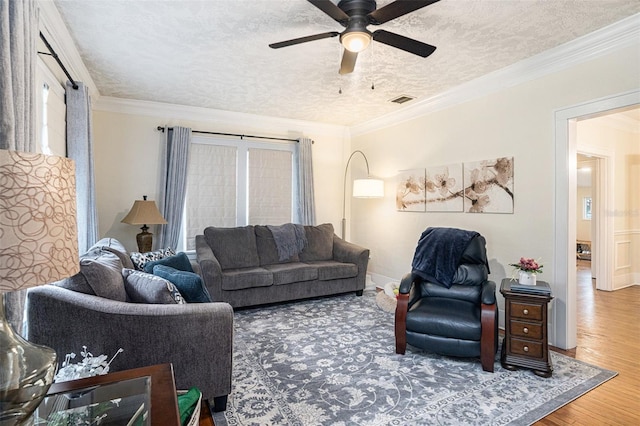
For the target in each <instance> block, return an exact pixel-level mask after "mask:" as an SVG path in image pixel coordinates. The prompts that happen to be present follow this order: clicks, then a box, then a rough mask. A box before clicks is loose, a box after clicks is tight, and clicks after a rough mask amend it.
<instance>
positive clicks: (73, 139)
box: [65, 81, 98, 253]
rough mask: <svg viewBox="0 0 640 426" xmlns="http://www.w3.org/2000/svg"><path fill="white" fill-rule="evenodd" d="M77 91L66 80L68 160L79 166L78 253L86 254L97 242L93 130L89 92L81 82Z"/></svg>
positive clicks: (77, 169)
mask: <svg viewBox="0 0 640 426" xmlns="http://www.w3.org/2000/svg"><path fill="white" fill-rule="evenodd" d="M76 83H77V84H78V89H77V90H76V89H74V88H73V87H72V85H71V82H69V81H67V86H66V92H65V93H66V96H67V157H69V158H71V159H72V160H73V161H74V162H75V164H76V199H77V200H78V207H77V209H78V211H77V221H78V250H79V251H80V253H84V252H86V251H87V250H88V249H89V247H91V246H93V245H94V244H95V242H96V241H98V218H97V215H96V188H95V176H94V167H93V129H92V127H93V126H92V123H91V98H90V97H89V90H88V89H87V87H86V86H85V85H84V84H83V83H81V82H76Z"/></svg>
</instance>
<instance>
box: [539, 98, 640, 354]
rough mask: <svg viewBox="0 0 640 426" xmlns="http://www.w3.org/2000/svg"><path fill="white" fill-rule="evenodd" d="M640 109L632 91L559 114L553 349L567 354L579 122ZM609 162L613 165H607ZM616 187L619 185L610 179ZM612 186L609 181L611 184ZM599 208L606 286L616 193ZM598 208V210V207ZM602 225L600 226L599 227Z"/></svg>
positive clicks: (572, 341) (601, 274) (573, 331)
mask: <svg viewBox="0 0 640 426" xmlns="http://www.w3.org/2000/svg"><path fill="white" fill-rule="evenodd" d="M636 105H640V91H638V90H636V91H632V92H628V93H624V94H620V95H615V96H611V97H607V98H604V99H599V100H594V101H591V102H587V103H584V104H580V105H577V106H574V107H569V108H566V109H563V110H558V111H556V113H555V146H556V155H555V159H556V162H555V170H556V173H555V206H556V208H555V220H554V230H555V240H554V253H555V254H554V257H555V265H554V270H553V279H554V283H555V284H556V289H557V294H556V301H555V307H554V311H553V319H554V323H553V324H554V331H555V332H554V334H553V340H552V342H551V344H552V345H554V346H557V347H559V348H562V349H570V348H574V347H576V336H577V324H576V321H577V320H576V305H577V302H576V262H575V258H576V203H577V194H576V193H577V191H576V188H577V183H576V179H577V173H576V167H577V153H578V147H577V122H578V120H586V119H589V118H593V117H597V116H601V115H604V114H606V113H608V112H611V111H613V110H616V109H622V108H629V107H632V106H636ZM598 155H602V158H603V159H604V161H602V162H601V163H602V164H600V165H601V166H602V167H600V169H601V170H599V173H598V175H599V187H600V188H602V182H603V179H609V176H611V174H612V173H613V167H612V165H611V164H608V163H610V158H611V156H610V155H609V153H607V152H606V151H605V152H604V153H600V154H598ZM607 158H609V161H607ZM608 181H609V182H613V179H609V180H608ZM606 182H607V181H606V180H605V183H606ZM601 198H602V199H600V200H599V201H600V202H599V203H598V206H597V208H598V209H599V210H601V214H602V217H603V218H604V220H603V221H602V226H600V227H599V229H597V231H596V236H595V237H594V238H595V239H597V240H598V247H597V248H595V252H596V253H597V255H596V257H597V258H598V259H600V260H599V261H597V262H596V263H597V264H598V265H603V268H604V269H602V270H601V269H600V268H599V267H596V275H597V277H598V279H599V280H600V282H601V283H603V281H606V278H607V277H611V276H612V273H609V272H608V269H609V268H612V265H613V217H612V215H605V213H606V212H607V211H609V212H611V211H612V209H611V207H612V198H611V191H608V194H607V195H606V196H605V197H601ZM594 206H595V205H594ZM596 223H598V222H596Z"/></svg>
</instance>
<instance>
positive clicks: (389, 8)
mask: <svg viewBox="0 0 640 426" xmlns="http://www.w3.org/2000/svg"><path fill="white" fill-rule="evenodd" d="M437 1H440V0H396V1H394V2H393V3H389V4H388V5H386V6H383V7H381V8H380V9H377V10H374V11H373V12H371V13H370V14H369V15H367V16H368V17H369V23H370V24H373V25H380V24H384V23H385V22H389V21H391V20H392V19H396V18H398V17H400V16H402V15H406V14H407V13H410V12H413V11H414V10H418V9H421V8H423V7H425V6H429V5H430V4H433V3H435V2H437Z"/></svg>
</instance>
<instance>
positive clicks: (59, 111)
mask: <svg viewBox="0 0 640 426" xmlns="http://www.w3.org/2000/svg"><path fill="white" fill-rule="evenodd" d="M36 82H37V86H36V87H38V90H37V92H36V98H37V107H36V113H37V120H38V121H37V122H38V123H39V125H38V128H37V130H36V132H37V135H36V137H37V138H38V139H37V140H38V141H39V142H40V143H39V147H38V151H39V152H42V153H43V154H49V155H50V154H53V155H59V156H62V157H64V156H66V152H67V148H66V114H67V107H66V105H65V100H64V99H65V94H64V87H63V86H62V84H61V83H60V82H59V81H58V80H57V79H56V77H55V75H54V74H53V73H52V72H51V70H49V68H47V65H46V64H45V63H44V62H43V61H42V59H40V58H38V62H37V67H36Z"/></svg>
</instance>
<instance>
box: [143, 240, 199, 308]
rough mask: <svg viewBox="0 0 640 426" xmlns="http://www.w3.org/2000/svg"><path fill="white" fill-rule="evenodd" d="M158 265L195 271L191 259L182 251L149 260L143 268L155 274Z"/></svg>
mask: <svg viewBox="0 0 640 426" xmlns="http://www.w3.org/2000/svg"><path fill="white" fill-rule="evenodd" d="M156 265H163V266H168V267H170V268H173V269H177V270H178V271H187V272H193V268H192V267H191V261H190V260H189V257H188V256H187V254H186V253H184V252H180V253H178V254H174V255H173V256H167V257H163V258H162V259H158V260H152V261H151V262H147V263H145V265H144V268H143V270H144V271H145V272H146V273H148V274H153V273H154V272H153V268H154V267H155V266H156ZM187 302H188V300H187Z"/></svg>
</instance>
